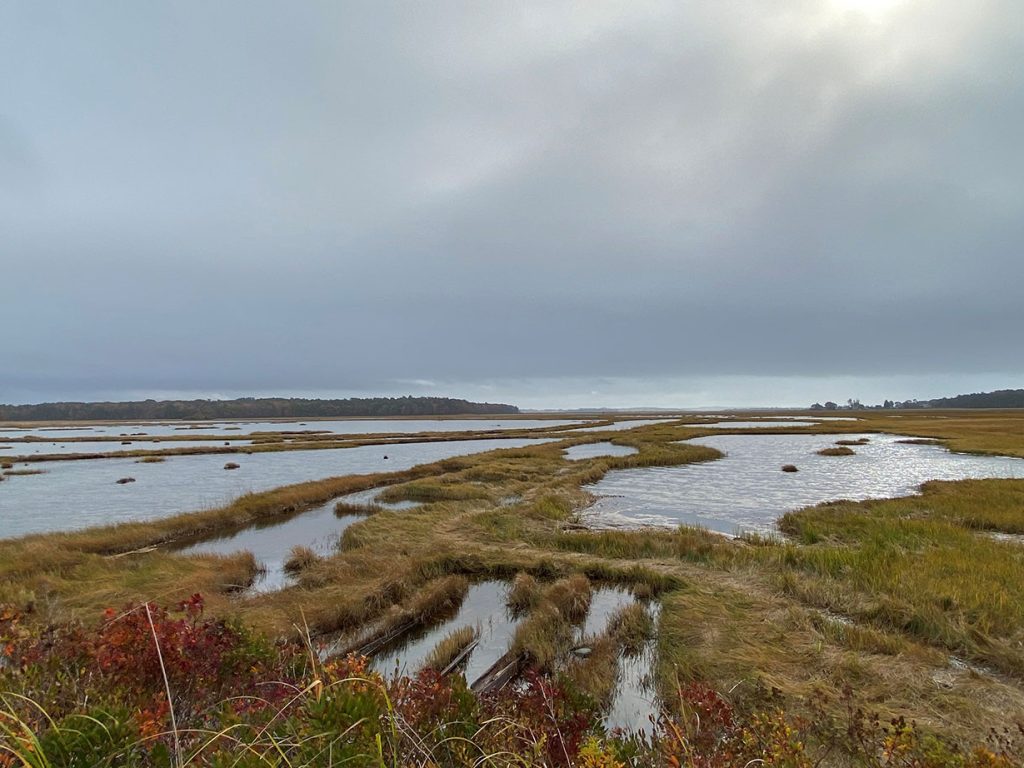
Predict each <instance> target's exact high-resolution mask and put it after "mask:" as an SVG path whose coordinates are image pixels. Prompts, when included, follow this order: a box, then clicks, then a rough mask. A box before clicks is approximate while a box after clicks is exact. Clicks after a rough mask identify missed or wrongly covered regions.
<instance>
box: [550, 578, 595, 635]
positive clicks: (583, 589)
mask: <svg viewBox="0 0 1024 768" xmlns="http://www.w3.org/2000/svg"><path fill="white" fill-rule="evenodd" d="M591 595H592V592H591V589H590V579H588V578H587V577H586V576H584V575H583V574H581V573H577V574H573V575H572V576H569V577H567V578H564V579H559V580H558V581H556V582H555V583H554V584H552V585H551V586H549V587H548V588H546V589H545V590H544V592H543V595H542V597H541V600H542V602H547V603H550V604H551V605H553V606H555V608H557V609H558V612H559V613H560V614H561V615H562V616H563V617H564V618H565V619H566V620H567V621H569V622H570V623H572V624H578V623H579V622H581V621H583V620H584V619H585V618H587V612H588V611H589V610H590V598H591Z"/></svg>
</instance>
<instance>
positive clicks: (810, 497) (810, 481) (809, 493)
mask: <svg viewBox="0 0 1024 768" xmlns="http://www.w3.org/2000/svg"><path fill="white" fill-rule="evenodd" d="M858 437H866V438H868V439H869V440H870V442H869V443H867V444H866V445H859V446H854V450H855V451H856V455H854V456H818V455H817V453H816V452H817V451H818V450H820V449H822V448H828V447H830V446H832V445H834V444H835V441H836V440H838V439H857V438H858ZM901 439H905V438H901V437H900V436H897V435H715V436H713V437H702V438H696V439H694V440H691V441H689V442H692V443H696V444H698V445H706V446H710V447H712V448H716V449H718V450H719V451H722V452H723V453H725V454H726V456H725V458H723V459H719V460H717V461H710V462H705V463H701V464H689V465H684V466H678V467H647V468H643V469H625V470H614V471H612V472H609V473H608V474H607V475H605V477H604V478H603V479H602V480H600V481H599V482H597V483H594V484H592V485H589V486H587V490H588V491H590V492H591V493H593V494H595V495H596V496H599V497H601V498H599V499H598V500H597V502H596V503H595V504H594V505H593V506H592V507H590V508H589V509H588V510H587V511H586V512H585V513H584V518H585V520H586V522H587V523H588V524H589V525H592V526H594V527H601V528H607V527H636V526H639V525H655V526H663V527H675V526H677V525H680V524H687V525H700V526H704V527H706V528H709V529H711V530H714V531H719V532H721V533H727V534H734V533H737V532H741V531H761V532H769V531H771V530H773V529H774V524H775V520H776V519H777V518H778V517H780V516H781V515H783V514H785V513H786V512H790V511H792V510H796V509H801V508H803V507H806V506H810V505H812V504H820V503H821V502H824V501H833V500H836V499H852V500H862V499H871V498H889V497H894V496H907V495H909V494H913V493H915V492H916V490H917V488H918V486H919V485H920V484H921V483H923V482H925V481H927V480H966V479H969V478H988V477H1007V478H1024V459H1015V458H1009V457H1004V456H972V455H969V454H962V453H951V452H949V451H947V450H946V449H945V448H942V447H941V446H937V445H909V444H906V443H901V442H899V441H900V440H901ZM783 464H794V465H795V466H796V467H797V468H798V469H799V471H798V472H794V473H788V472H782V471H780V468H781V467H782V465H783Z"/></svg>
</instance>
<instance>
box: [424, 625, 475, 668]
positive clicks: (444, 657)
mask: <svg viewBox="0 0 1024 768" xmlns="http://www.w3.org/2000/svg"><path fill="white" fill-rule="evenodd" d="M479 634H480V633H479V632H478V631H477V629H476V627H470V626H465V627H459V628H458V629H453V630H452V631H451V632H449V633H448V634H447V635H445V637H444V638H442V640H441V642H439V643H438V644H437V645H436V646H435V647H434V650H432V651H431V652H430V655H429V656H428V657H427V660H426V662H424V664H423V667H424V669H432V670H434V671H435V672H443V671H444V670H446V669H447V668H448V667H449V666H451V664H452V662H454V661H455V660H456V659H457V658H458V657H459V655H460V654H461V653H462V652H463V651H465V650H466V649H467V648H468V647H469V645H470V644H471V643H473V642H475V641H476V639H477V637H479Z"/></svg>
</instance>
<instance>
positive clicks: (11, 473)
mask: <svg viewBox="0 0 1024 768" xmlns="http://www.w3.org/2000/svg"><path fill="white" fill-rule="evenodd" d="M45 474H46V470H45V469H8V470H7V471H6V472H4V475H6V476H7V477H22V476H27V475H45Z"/></svg>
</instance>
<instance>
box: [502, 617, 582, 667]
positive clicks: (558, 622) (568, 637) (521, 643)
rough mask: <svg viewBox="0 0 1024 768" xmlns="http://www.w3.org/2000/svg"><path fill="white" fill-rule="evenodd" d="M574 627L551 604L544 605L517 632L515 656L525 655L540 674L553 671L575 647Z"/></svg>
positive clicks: (513, 644)
mask: <svg viewBox="0 0 1024 768" xmlns="http://www.w3.org/2000/svg"><path fill="white" fill-rule="evenodd" d="M572 639H573V631H572V624H570V623H569V621H567V620H566V618H565V617H564V616H563V615H562V614H561V612H559V610H558V608H557V607H555V606H554V605H552V604H551V603H542V604H541V605H539V606H538V607H537V608H535V609H534V610H533V611H532V612H531V613H530V615H529V617H528V618H527V619H526V620H524V621H523V623H522V624H520V625H519V627H518V629H516V633H515V636H514V637H513V639H512V651H513V653H520V654H525V655H526V656H527V657H528V658H529V660H530V663H531V664H532V665H533V666H534V667H536V668H537V669H541V670H549V669H552V668H553V667H554V665H555V662H556V661H557V660H558V659H560V658H562V657H563V656H564V655H565V653H566V651H567V650H568V649H569V647H570V645H571V644H572Z"/></svg>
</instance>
